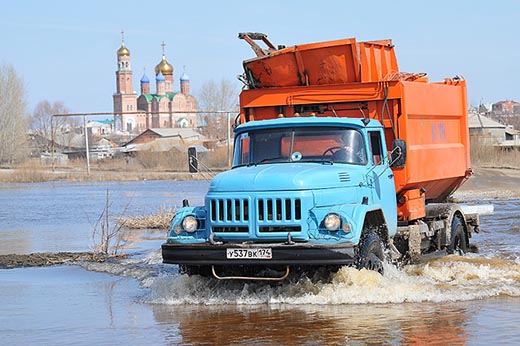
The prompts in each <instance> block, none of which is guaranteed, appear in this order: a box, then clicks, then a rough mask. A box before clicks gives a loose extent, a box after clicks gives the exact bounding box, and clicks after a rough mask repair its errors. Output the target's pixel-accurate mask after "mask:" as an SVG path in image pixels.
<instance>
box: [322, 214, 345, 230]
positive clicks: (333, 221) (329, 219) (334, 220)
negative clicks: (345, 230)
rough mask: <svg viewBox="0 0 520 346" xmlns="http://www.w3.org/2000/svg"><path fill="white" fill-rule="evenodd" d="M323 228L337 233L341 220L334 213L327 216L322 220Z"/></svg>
mask: <svg viewBox="0 0 520 346" xmlns="http://www.w3.org/2000/svg"><path fill="white" fill-rule="evenodd" d="M323 226H325V228H326V229H327V230H328V231H337V230H339V228H340V227H341V218H340V217H339V215H338V214H336V213H330V214H327V216H325V219H324V220H323Z"/></svg>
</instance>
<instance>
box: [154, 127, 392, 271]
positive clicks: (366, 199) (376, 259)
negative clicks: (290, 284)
mask: <svg viewBox="0 0 520 346" xmlns="http://www.w3.org/2000/svg"><path fill="white" fill-rule="evenodd" d="M234 138H235V139H234V155H233V165H232V169H231V170H229V171H226V172H223V173H221V174H218V175H217V176H215V177H214V179H213V180H212V182H211V184H210V187H209V191H208V193H207V195H206V197H205V204H204V206H189V205H186V206H185V207H183V208H181V209H179V210H178V211H177V213H176V215H175V217H174V218H173V219H172V221H171V224H170V228H169V233H168V238H167V241H166V243H164V244H163V245H162V255H163V261H164V263H171V264H178V265H180V269H181V271H183V272H186V273H189V274H205V275H213V276H214V277H217V278H220V279H248V278H256V279H264V278H265V279H283V278H285V277H286V276H287V275H288V274H289V271H290V268H302V267H309V266H312V267H314V266H336V267H339V266H342V265H354V266H356V267H358V268H368V269H373V270H376V271H378V272H381V273H382V272H383V264H382V263H383V261H384V257H385V254H384V252H385V251H384V250H385V248H386V247H387V246H388V245H389V243H390V242H391V241H390V239H391V238H392V237H393V236H394V234H395V233H396V231H397V206H396V194H395V186H394V176H393V173H392V170H391V168H390V166H391V164H390V160H391V159H390V157H389V155H388V150H387V148H386V142H385V138H384V130H383V127H382V125H381V123H380V122H379V121H377V120H373V119H371V120H369V119H352V118H335V117H293V118H279V119H272V120H261V121H251V122H248V123H245V124H242V125H239V126H238V127H237V128H236V129H235V136H234ZM266 270H268V273H269V274H267V277H264V276H263V274H258V273H259V272H265V271H266ZM273 273H280V275H278V274H273Z"/></svg>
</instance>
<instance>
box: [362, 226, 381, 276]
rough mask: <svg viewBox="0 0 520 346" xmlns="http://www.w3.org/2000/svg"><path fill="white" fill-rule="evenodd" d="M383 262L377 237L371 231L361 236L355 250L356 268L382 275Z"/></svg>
mask: <svg viewBox="0 0 520 346" xmlns="http://www.w3.org/2000/svg"><path fill="white" fill-rule="evenodd" d="M384 261H385V252H384V248H383V243H382V242H381V239H379V236H378V235H377V234H376V233H375V232H373V231H371V232H368V233H366V234H365V235H364V236H362V238H361V240H360V242H359V245H358V249H357V257H356V267H357V268H358V269H363V268H365V269H368V270H373V271H376V272H378V273H379V274H381V275H383V274H384V268H383V262H384Z"/></svg>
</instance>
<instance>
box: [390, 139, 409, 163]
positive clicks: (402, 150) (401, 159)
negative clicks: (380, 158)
mask: <svg viewBox="0 0 520 346" xmlns="http://www.w3.org/2000/svg"><path fill="white" fill-rule="evenodd" d="M405 165H406V141H405V140H404V139H394V140H393V141H392V152H391V154H390V167H392V168H404V166H405Z"/></svg>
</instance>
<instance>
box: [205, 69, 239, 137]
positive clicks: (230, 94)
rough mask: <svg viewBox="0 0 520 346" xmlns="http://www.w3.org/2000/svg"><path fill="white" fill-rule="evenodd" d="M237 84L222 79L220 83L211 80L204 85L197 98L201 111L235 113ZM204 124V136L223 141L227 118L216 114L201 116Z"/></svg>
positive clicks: (237, 92)
mask: <svg viewBox="0 0 520 346" xmlns="http://www.w3.org/2000/svg"><path fill="white" fill-rule="evenodd" d="M239 92H240V89H239V84H238V83H232V82H230V81H229V80H227V79H222V80H221V81H220V83H216V82H215V81H213V80H211V81H208V82H206V83H204V84H203V85H202V87H201V90H200V94H199V96H198V97H197V101H198V106H199V109H201V110H207V111H210V110H215V111H235V110H237V108H238V94H239ZM202 117H203V121H204V123H205V130H204V134H205V135H206V136H208V137H210V138H218V139H223V138H225V136H226V133H227V126H228V125H227V124H226V121H227V116H226V115H219V114H217V113H205V114H203V115H202Z"/></svg>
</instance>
